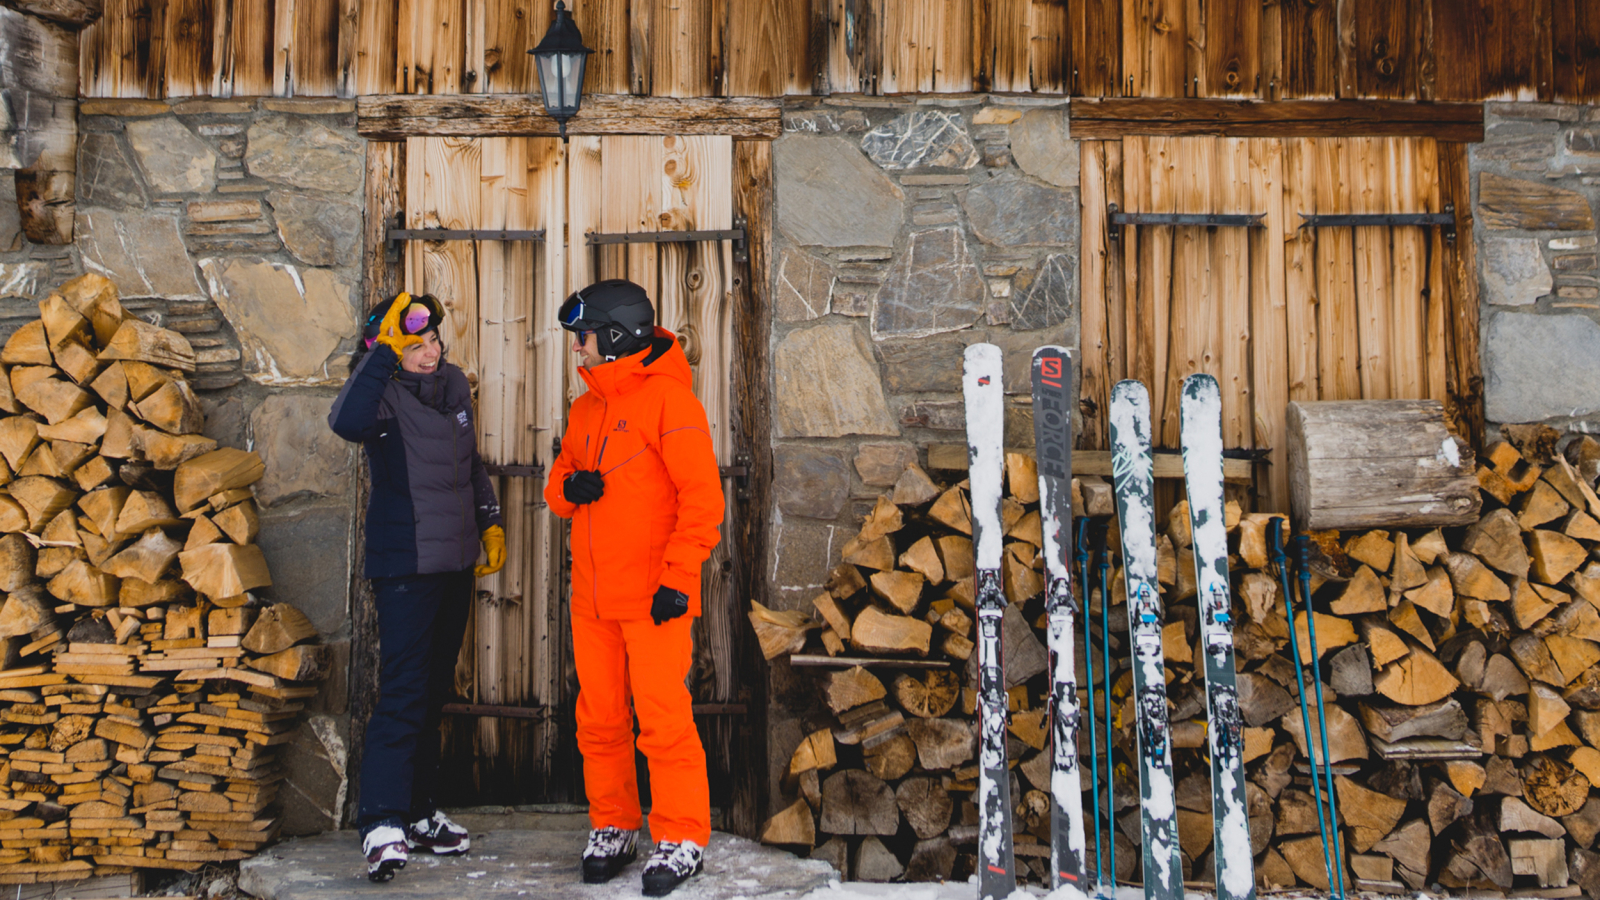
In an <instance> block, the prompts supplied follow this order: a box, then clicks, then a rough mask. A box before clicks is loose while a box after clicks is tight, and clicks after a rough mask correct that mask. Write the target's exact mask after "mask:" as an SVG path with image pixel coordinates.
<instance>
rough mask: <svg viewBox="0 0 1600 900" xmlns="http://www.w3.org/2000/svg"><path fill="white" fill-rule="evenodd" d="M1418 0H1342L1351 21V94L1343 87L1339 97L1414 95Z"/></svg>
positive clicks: (1418, 38) (1418, 25)
mask: <svg viewBox="0 0 1600 900" xmlns="http://www.w3.org/2000/svg"><path fill="white" fill-rule="evenodd" d="M1417 5H1418V4H1417V0H1342V2H1341V3H1340V8H1341V10H1342V11H1345V13H1346V14H1348V15H1350V16H1351V17H1352V18H1353V20H1354V43H1353V44H1352V45H1351V48H1350V49H1351V52H1352V56H1353V58H1352V59H1351V61H1350V67H1351V68H1352V69H1353V70H1354V76H1355V86H1354V92H1353V93H1352V92H1351V91H1350V88H1349V86H1348V85H1345V86H1342V87H1341V90H1340V94H1339V96H1341V97H1349V98H1363V99H1365V98H1376V99H1399V98H1412V97H1416V96H1417V87H1418V81H1417V74H1418V73H1417V69H1418V53H1419V45H1420V38H1421V32H1422V20H1421V18H1420V17H1419V16H1418V15H1417V14H1416V10H1415V7H1416V6H1417Z"/></svg>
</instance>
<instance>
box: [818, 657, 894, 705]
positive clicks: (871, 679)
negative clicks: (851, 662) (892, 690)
mask: <svg viewBox="0 0 1600 900" xmlns="http://www.w3.org/2000/svg"><path fill="white" fill-rule="evenodd" d="M821 686H822V698H823V700H825V701H827V704H828V708H829V709H831V710H833V712H834V714H835V715H837V714H839V713H842V712H845V711H846V710H851V709H855V708H856V707H858V706H861V705H862V704H865V703H871V702H872V701H874V700H882V699H883V698H884V697H885V696H887V695H888V690H887V689H885V688H884V686H883V682H882V681H880V680H879V679H878V676H876V675H873V674H872V673H871V672H868V671H867V670H866V669H863V668H862V667H860V666H853V667H851V668H848V669H836V670H834V671H832V672H829V673H828V675H827V676H826V677H825V678H824V679H823V680H822V685H821Z"/></svg>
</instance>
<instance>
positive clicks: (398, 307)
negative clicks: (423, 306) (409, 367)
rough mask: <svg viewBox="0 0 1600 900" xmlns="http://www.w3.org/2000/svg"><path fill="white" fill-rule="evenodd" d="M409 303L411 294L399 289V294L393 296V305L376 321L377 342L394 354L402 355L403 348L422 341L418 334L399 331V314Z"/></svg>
mask: <svg viewBox="0 0 1600 900" xmlns="http://www.w3.org/2000/svg"><path fill="white" fill-rule="evenodd" d="M410 305H411V295H410V294H408V293H406V292H405V291H401V292H400V294H399V296H397V297H395V298H394V305H393V306H390V307H389V311H388V312H387V313H384V316H383V321H382V322H379V323H378V343H380V344H383V345H385V346H387V347H388V348H389V349H390V350H393V351H394V355H395V356H401V355H403V354H404V353H405V349H406V348H407V347H409V346H411V345H412V344H420V343H422V335H420V334H401V333H400V316H401V314H403V313H404V312H405V311H406V307H408V306H410Z"/></svg>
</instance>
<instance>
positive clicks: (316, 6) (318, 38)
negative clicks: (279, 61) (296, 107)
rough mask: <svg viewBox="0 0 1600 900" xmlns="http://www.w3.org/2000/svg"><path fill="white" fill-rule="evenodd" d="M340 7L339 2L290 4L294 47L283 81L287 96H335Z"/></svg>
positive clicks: (321, 0) (300, 0)
mask: <svg viewBox="0 0 1600 900" xmlns="http://www.w3.org/2000/svg"><path fill="white" fill-rule="evenodd" d="M282 2H288V0H282ZM340 6H341V4H340V2H339V0H293V8H294V31H293V34H294V43H293V46H292V48H291V49H292V53H290V54H289V57H288V61H289V71H288V76H287V78H286V79H285V81H286V82H287V83H288V85H289V90H288V91H287V92H286V94H287V95H288V96H296V97H331V96H333V95H334V94H336V93H338V85H339V41H340V30H341V27H342V15H341V9H340ZM276 74H277V73H274V77H275V78H276Z"/></svg>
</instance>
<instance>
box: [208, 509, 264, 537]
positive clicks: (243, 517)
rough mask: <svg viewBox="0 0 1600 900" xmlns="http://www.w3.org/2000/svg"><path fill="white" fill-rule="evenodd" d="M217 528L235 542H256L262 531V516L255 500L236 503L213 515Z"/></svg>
mask: <svg viewBox="0 0 1600 900" xmlns="http://www.w3.org/2000/svg"><path fill="white" fill-rule="evenodd" d="M212 520H213V522H215V524H216V526H217V528H219V529H220V530H221V531H222V533H223V534H226V535H227V536H228V540H230V541H233V542H234V543H235V544H251V543H255V539H256V536H257V535H258V534H260V533H261V516H260V514H259V513H258V512H257V511H256V504H255V501H253V500H246V501H245V502H243V503H236V504H234V505H233V506H230V507H228V508H227V509H224V510H223V511H222V512H219V513H217V514H216V515H215V516H213V517H212Z"/></svg>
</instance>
